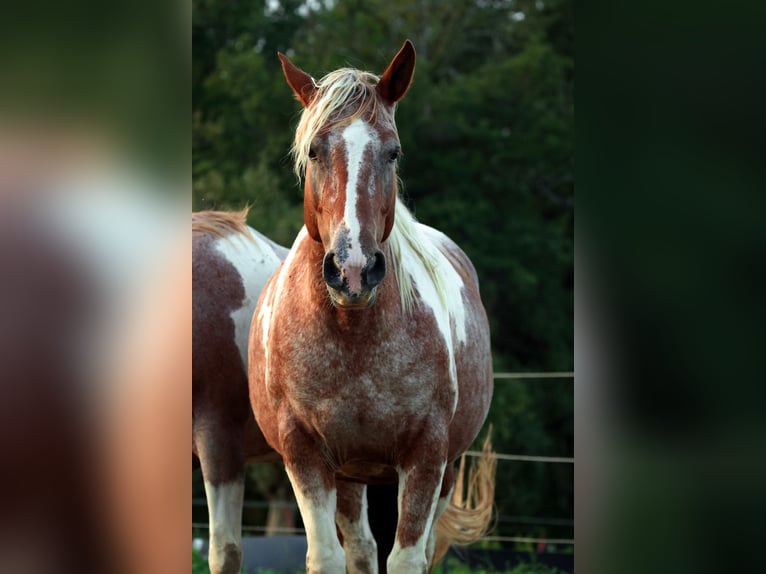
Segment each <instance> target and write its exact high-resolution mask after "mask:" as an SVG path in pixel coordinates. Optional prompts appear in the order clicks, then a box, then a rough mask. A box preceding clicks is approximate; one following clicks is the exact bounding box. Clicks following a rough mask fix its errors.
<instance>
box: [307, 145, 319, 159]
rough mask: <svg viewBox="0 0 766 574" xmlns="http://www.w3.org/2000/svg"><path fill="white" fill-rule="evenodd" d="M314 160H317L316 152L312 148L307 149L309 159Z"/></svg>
mask: <svg viewBox="0 0 766 574" xmlns="http://www.w3.org/2000/svg"><path fill="white" fill-rule="evenodd" d="M316 158H317V152H316V150H315V149H314V147H313V146H312V147H310V148H309V159H310V160H311V161H314V160H316Z"/></svg>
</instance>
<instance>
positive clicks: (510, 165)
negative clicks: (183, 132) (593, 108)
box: [192, 0, 574, 537]
mask: <svg viewBox="0 0 766 574" xmlns="http://www.w3.org/2000/svg"><path fill="white" fill-rule="evenodd" d="M192 6H193V27H192V30H193V94H192V100H193V101H192V104H193V110H192V113H193V115H192V120H193V123H192V125H193V128H192V142H193V144H192V157H193V165H194V169H193V208H194V209H195V210H198V209H241V208H242V207H243V206H244V205H251V206H252V209H251V211H250V216H249V223H250V224H251V225H253V226H254V227H256V228H257V229H259V230H260V231H261V232H263V233H265V234H266V235H268V236H270V237H272V238H273V239H275V240H276V241H278V242H280V243H282V244H283V245H288V246H289V245H290V244H291V243H292V240H293V238H294V237H295V234H296V233H297V231H298V229H299V228H300V226H301V225H302V190H301V189H300V188H299V186H298V185H297V182H296V180H295V176H294V174H293V172H292V165H291V163H290V158H289V148H290V144H291V140H292V136H293V130H294V127H295V125H296V123H297V118H298V113H299V111H300V106H299V104H298V103H297V102H296V101H295V99H294V98H293V96H292V93H291V91H290V89H289V88H288V86H287V85H286V83H285V81H284V78H283V76H282V73H281V69H280V65H279V61H278V59H277V58H276V51H277V50H280V51H282V52H286V53H287V54H288V55H290V56H291V57H292V58H293V60H294V62H295V63H296V64H297V65H299V66H300V67H302V68H303V69H305V70H307V71H308V72H310V73H311V74H312V75H314V76H315V77H321V76H322V75H323V74H324V73H326V72H328V71H331V70H333V69H335V68H338V67H340V66H345V65H352V66H356V67H360V68H363V69H368V70H372V71H374V72H376V73H381V72H382V71H383V69H384V68H385V66H386V64H387V63H388V61H389V60H390V58H391V56H392V55H393V54H394V53H395V52H396V51H397V50H398V48H399V47H400V46H401V43H402V41H403V40H404V39H405V38H410V39H412V40H413V42H414V44H415V47H416V49H417V54H418V61H417V69H416V73H415V80H414V83H413V85H412V88H411V90H410V92H409V93H408V95H407V97H406V98H405V99H404V101H403V102H402V103H401V105H400V106H399V108H398V109H397V125H398V127H399V135H400V139H401V142H402V148H403V151H404V155H403V157H402V159H401V162H400V176H401V179H402V181H403V188H402V196H403V197H404V198H405V200H406V202H407V203H408V205H409V206H410V207H411V208H412V209H413V210H414V211H415V213H416V215H417V217H418V219H420V220H421V221H422V222H424V223H426V224H429V225H432V226H434V227H437V228H439V229H440V230H442V231H444V232H445V233H446V234H447V235H449V236H451V237H452V238H453V239H455V240H456V241H457V242H458V244H459V245H460V246H461V247H462V248H463V249H464V250H465V251H466V253H467V254H468V255H469V256H470V257H471V259H472V261H473V263H474V265H475V267H476V270H477V273H478V275H479V278H480V283H481V292H482V299H483V301H484V303H485V306H486V308H487V314H488V316H489V318H490V322H491V327H492V341H493V353H494V360H495V367H496V370H572V368H573V357H572V346H573V277H574V271H573V233H574V232H573V228H574V224H573V222H574V211H573V209H574V208H573V199H574V153H573V151H574V113H573V112H574V101H573V91H574V90H573V86H574V64H573V56H574V14H573V5H572V3H571V2H568V1H565V0H546V2H544V3H541V2H536V1H533V0H517V1H515V2H503V1H488V2H476V1H475V0H456V1H454V2H427V1H423V0H369V1H361V0H338V1H336V2H321V3H314V4H311V6H315V7H314V8H311V9H309V8H307V6H306V5H305V4H304V2H302V1H294V0H293V1H281V2H278V3H273V2H266V1H265V0H262V1H255V2H234V3H232V2H218V1H213V0H194V1H193V3H192ZM572 403H573V400H572V386H571V381H567V382H558V381H557V382H549V381H544V382H539V381H518V382H506V381H498V382H497V384H496V389H495V396H494V400H493V405H492V408H491V411H490V416H489V421H488V422H492V423H493V425H494V429H495V435H494V444H495V448H496V450H497V451H498V452H514V453H524V454H542V455H562V456H571V455H572V452H573V414H572V413H573V409H572ZM498 485H502V487H500V488H498V493H497V505H498V509H499V512H500V514H501V515H516V516H519V515H521V516H536V517H557V518H561V517H564V518H566V517H570V516H571V515H572V513H573V505H574V502H573V501H574V495H573V470H572V467H571V465H561V464H559V465H554V464H545V465H544V464H540V463H508V462H503V461H501V462H500V463H499V465H498ZM555 528H558V530H556V529H551V528H549V529H548V530H543V529H542V528H541V527H538V526H535V527H525V528H520V527H519V526H518V525H514V524H511V523H509V522H505V521H500V522H499V531H500V532H499V533H500V534H503V535H532V536H540V535H548V536H559V535H561V536H566V537H569V536H571V535H572V532H571V528H570V529H569V530H566V529H565V528H564V529H562V527H555Z"/></svg>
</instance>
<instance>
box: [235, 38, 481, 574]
mask: <svg viewBox="0 0 766 574" xmlns="http://www.w3.org/2000/svg"><path fill="white" fill-rule="evenodd" d="M279 57H280V60H281V62H282V68H283V71H284V74H285V77H286V79H287V82H288V84H289V85H290V87H291V88H292V90H293V92H294V94H295V96H296V97H297V99H298V100H299V101H300V103H301V104H302V105H303V108H304V110H303V113H302V116H301V119H300V122H299V125H298V128H297V131H296V135H295V141H294V145H293V152H294V156H295V170H296V173H297V174H298V175H299V177H300V176H304V179H305V186H304V223H305V225H304V227H303V228H302V229H301V231H300V232H299V234H298V236H297V238H296V239H295V242H294V244H293V246H292V248H291V250H290V253H289V255H288V256H287V258H286V259H285V261H284V262H283V263H282V265H281V266H280V268H279V270H278V271H277V272H276V273H275V274H274V275H273V276H272V277H271V279H269V281H268V283H267V284H266V286H265V288H264V290H263V292H262V294H261V297H260V299H259V302H258V306H257V307H256V310H255V314H254V317H253V321H252V324H251V334H250V349H249V383H250V400H251V403H252V406H253V410H254V412H255V416H256V418H257V420H258V422H259V424H260V427H261V429H262V431H263V434H264V436H265V438H266V440H267V441H268V443H269V444H270V445H271V446H272V447H273V448H274V449H275V450H276V451H277V452H279V453H280V454H281V455H282V458H283V461H284V463H285V468H286V470H287V473H288V476H289V478H290V482H291V483H292V486H293V491H294V492H295V495H296V499H297V501H298V506H299V510H300V512H301V515H302V518H303V522H304V525H305V528H306V536H307V539H308V553H307V557H306V570H307V572H308V573H309V574H312V573H318V572H324V573H340V572H345V571H346V568H347V569H348V571H349V572H352V573H356V572H359V573H362V572H365V573H369V572H377V571H378V559H377V555H376V553H377V549H376V546H377V545H376V542H375V539H374V538H373V536H372V534H371V529H370V523H369V520H368V517H367V512H366V508H367V485H368V484H385V483H394V484H398V496H397V498H398V504H397V510H398V522H397V525H396V531H395V539H394V543H393V549H392V550H391V553H390V554H389V555H388V558H387V560H386V563H385V564H386V567H387V571H388V572H391V573H406V574H411V573H413V572H426V571H427V570H428V567H429V564H430V563H431V560H432V558H433V555H434V548H435V539H436V529H437V528H436V526H437V521H439V518H440V516H441V515H442V513H443V512H444V511H445V509H446V508H448V507H449V502H450V495H451V492H452V490H453V486H454V484H453V483H454V462H455V460H456V459H457V458H458V457H459V456H460V455H461V453H463V452H464V451H465V450H466V449H467V448H468V447H469V445H470V444H471V443H472V441H473V440H474V439H475V438H476V436H477V434H478V433H479V431H480V429H481V426H482V424H483V423H484V420H485V418H486V415H487V411H488V409H489V404H490V399H491V396H492V388H493V384H492V361H491V354H490V337H489V326H488V322H487V316H486V312H485V310H484V307H483V305H482V303H481V299H480V295H479V286H478V280H477V276H476V272H475V270H474V267H473V265H472V264H471V262H470V260H469V259H468V257H467V256H466V255H465V253H463V251H461V250H460V248H459V247H458V246H457V245H456V244H455V243H453V242H452V241H451V240H450V239H449V238H448V237H446V236H445V235H444V234H442V233H440V232H439V231H436V230H435V229H432V228H430V227H427V226H425V225H422V224H420V223H418V222H417V221H416V220H415V219H414V218H413V216H412V215H411V214H410V213H409V212H408V211H407V209H406V208H405V206H404V204H403V203H402V202H401V201H400V200H399V198H398V192H397V175H396V164H397V158H398V157H399V155H400V153H401V152H400V143H399V139H398V136H397V130H396V125H395V123H394V108H395V105H396V103H397V102H398V101H399V100H400V99H401V98H402V97H403V96H404V94H405V93H406V92H407V90H408V89H409V86H410V83H411V81H412V76H413V73H414V69H415V50H414V48H413V46H412V44H411V43H410V42H409V41H406V42H405V43H404V45H403V47H402V48H401V50H400V51H399V52H398V53H397V54H396V56H395V57H394V58H393V60H392V61H391V63H390V64H389V66H388V68H387V69H386V71H385V72H384V73H383V75H382V76H381V77H380V78H378V77H377V76H375V75H373V74H370V73H367V72H362V71H359V70H354V69H348V68H344V69H340V70H337V71H335V72H332V73H330V74H328V75H327V76H325V77H324V78H323V79H322V80H321V81H319V82H315V81H314V79H313V78H312V77H311V76H309V75H308V74H307V73H306V72H304V71H302V70H301V69H299V68H298V67H296V66H295V65H294V64H293V63H292V62H291V61H290V60H289V59H288V58H287V57H286V56H284V55H283V54H279ZM490 504H491V502H490ZM336 511H337V515H336ZM446 514H449V513H445V515H446ZM336 525H337V532H339V533H340V535H341V537H342V539H343V546H344V547H345V553H344V548H343V547H341V545H340V542H339V540H338V535H337V533H336ZM485 526H486V524H485ZM381 562H382V561H381Z"/></svg>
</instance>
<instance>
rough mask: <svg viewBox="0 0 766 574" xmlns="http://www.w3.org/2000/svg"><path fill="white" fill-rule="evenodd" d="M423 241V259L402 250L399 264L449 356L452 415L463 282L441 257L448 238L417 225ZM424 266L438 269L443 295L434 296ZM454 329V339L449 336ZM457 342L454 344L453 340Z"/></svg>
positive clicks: (463, 339)
mask: <svg viewBox="0 0 766 574" xmlns="http://www.w3.org/2000/svg"><path fill="white" fill-rule="evenodd" d="M417 226H418V231H419V232H420V235H421V238H422V241H423V242H428V243H429V245H427V246H426V245H423V246H422V247H423V252H424V253H425V254H426V255H427V258H425V259H424V258H423V257H420V256H418V255H416V254H414V253H413V252H411V251H409V250H406V249H405V250H403V251H402V261H400V263H399V264H400V265H402V266H403V268H404V269H406V270H407V272H408V273H409V275H410V277H411V278H412V281H413V283H414V285H415V287H416V288H417V290H418V293H419V295H420V299H419V302H420V303H421V304H423V305H426V306H427V307H429V308H430V309H431V312H432V313H433V316H434V319H435V320H436V325H437V327H438V328H439V332H440V333H441V336H442V339H443V340H444V344H445V345H446V347H447V353H448V356H449V377H450V384H451V385H452V390H453V391H454V401H453V405H452V412H453V413H454V412H455V409H456V408H457V402H458V385H457V365H456V363H455V350H456V347H457V344H458V343H465V342H466V310H465V303H464V301H463V287H464V285H463V279H462V277H461V276H460V274H459V273H458V272H457V271H456V270H455V268H454V267H453V266H452V263H451V262H450V260H449V259H447V257H446V255H444V252H443V250H444V249H446V248H447V246H448V245H449V239H448V238H447V236H446V235H444V234H443V233H441V232H439V231H437V230H435V229H433V228H431V227H428V226H427V225H422V224H417ZM425 265H434V266H438V267H439V269H440V272H441V273H443V274H444V275H446V278H447V280H446V281H444V287H445V288H444V292H443V293H438V292H437V290H436V286H435V285H434V282H433V280H432V279H431V278H430V277H429V274H428V271H427V270H426V268H425ZM453 328H454V335H455V336H454V337H453ZM455 338H456V339H457V341H456V340H455Z"/></svg>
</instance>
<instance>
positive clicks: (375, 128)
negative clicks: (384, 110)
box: [327, 118, 396, 147]
mask: <svg viewBox="0 0 766 574" xmlns="http://www.w3.org/2000/svg"><path fill="white" fill-rule="evenodd" d="M395 138H396V130H395V129H394V126H393V124H391V123H390V122H386V121H380V122H375V123H372V122H370V121H368V120H364V119H361V118H357V119H355V120H354V121H352V122H351V123H349V124H346V125H343V126H339V127H337V128H335V129H332V130H330V131H329V133H328V138H327V139H328V143H329V144H330V145H331V146H338V145H342V146H344V147H349V146H355V147H356V146H359V147H366V146H367V145H368V144H372V145H373V146H378V145H380V144H382V143H384V142H386V141H388V140H391V139H395Z"/></svg>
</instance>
